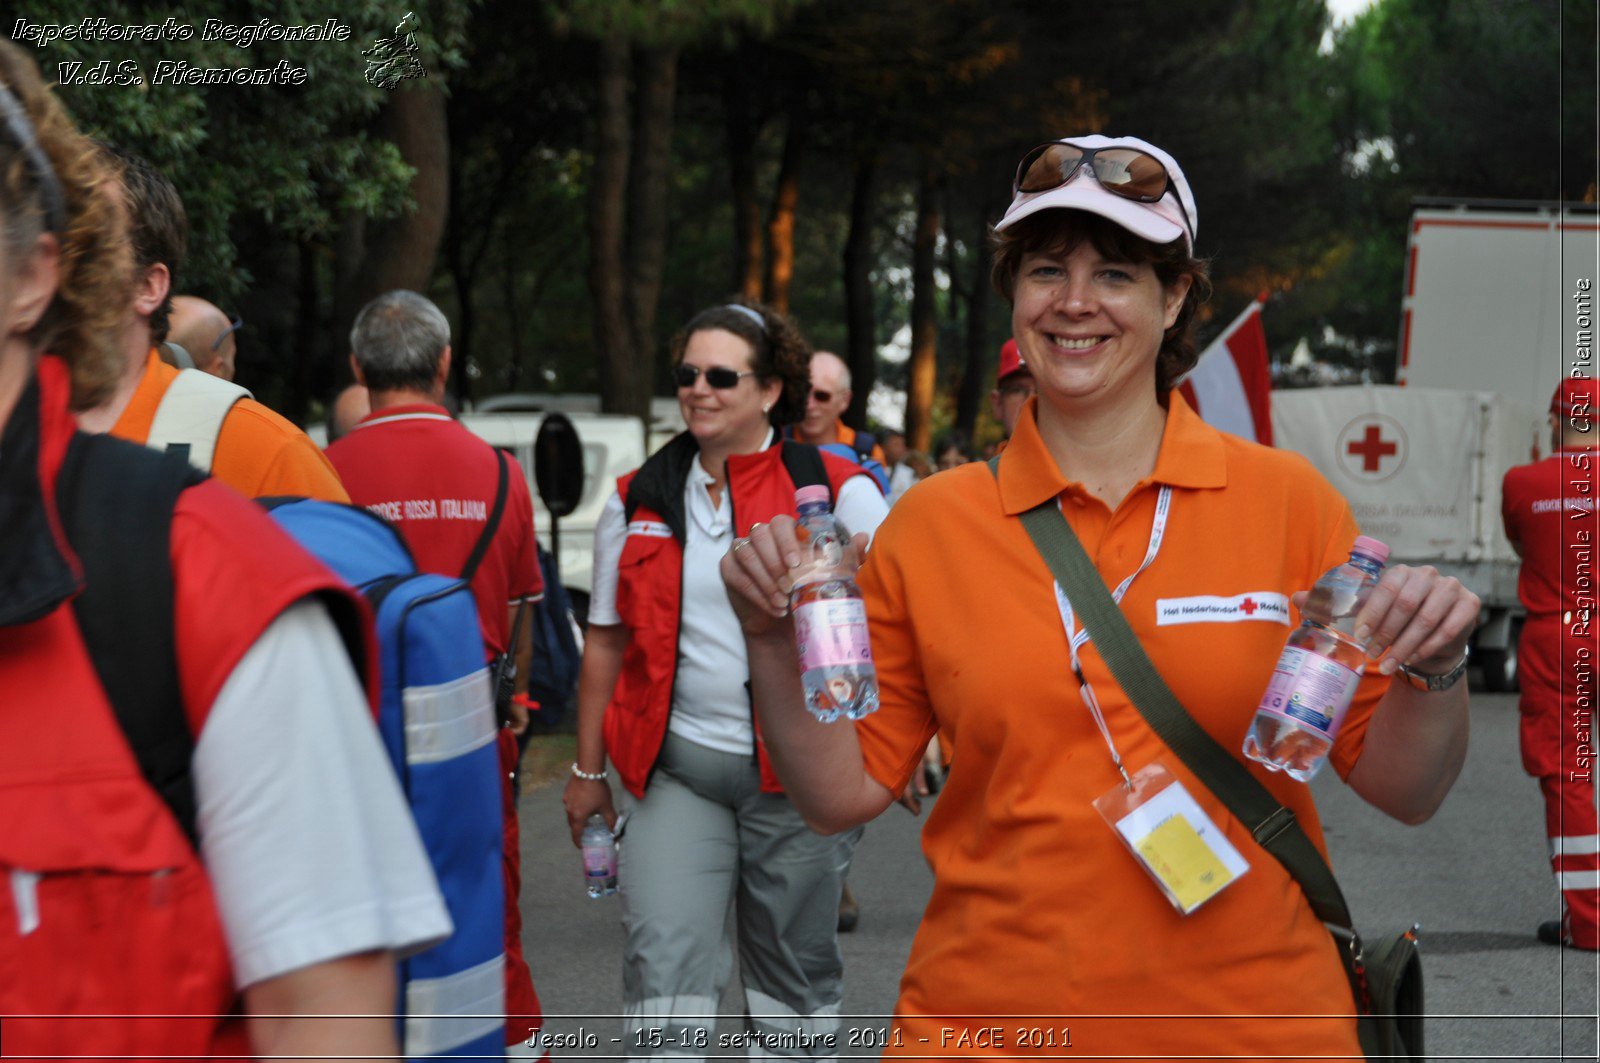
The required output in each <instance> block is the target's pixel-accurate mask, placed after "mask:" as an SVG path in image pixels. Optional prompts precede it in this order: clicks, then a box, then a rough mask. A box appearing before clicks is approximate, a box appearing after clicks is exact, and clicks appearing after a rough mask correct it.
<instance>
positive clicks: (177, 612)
mask: <svg viewBox="0 0 1600 1063" xmlns="http://www.w3.org/2000/svg"><path fill="white" fill-rule="evenodd" d="M115 180H116V178H115V175H114V174H112V173H110V172H108V171H107V169H106V168H105V163H104V158H103V156H102V155H101V153H100V152H99V151H98V149H96V147H95V146H94V145H93V144H92V143H90V142H89V141H88V140H87V139H86V138H84V137H82V136H81V135H79V134H78V133H77V132H76V131H75V130H74V129H73V127H72V124H71V121H70V119H69V118H68V117H67V114H66V112H65V111H64V110H63V109H62V107H61V106H60V104H59V102H57V101H56V100H55V99H54V98H53V97H51V96H50V94H49V93H48V91H47V90H46V88H45V87H44V85H43V83H42V82H41V80H40V78H39V74H38V70H37V68H36V67H35V66H34V63H33V61H32V60H31V59H30V58H28V57H27V56H26V55H25V54H24V53H23V52H22V51H21V50H20V49H18V48H17V47H16V46H14V45H12V44H11V43H9V42H6V41H0V543H4V544H5V545H4V547H3V548H0V690H3V691H4V692H5V694H4V697H0V824H3V826H0V875H3V876H5V878H6V880H7V881H6V882H5V883H3V884H0V1015H5V1016H6V1018H5V1019H4V1020H3V1022H4V1033H3V1035H0V1036H3V1037H4V1041H5V1051H6V1054H7V1055H10V1056H19V1057H21V1056H36V1055H39V1056H60V1055H71V1056H74V1057H78V1058H85V1059H89V1058H93V1059H126V1058H157V1057H159V1058H163V1059H166V1058H181V1059H189V1058H205V1059H210V1058H245V1057H259V1058H267V1057H269V1056H270V1057H286V1058H308V1057H315V1058H350V1057H360V1058H379V1057H381V1058H389V1057H392V1056H393V1055H394V1054H395V1053H396V1051H397V1043H396V1037H395V1027H394V1023H393V1020H391V1019H389V1018H387V1017H386V1016H387V1015H388V1014H389V1013H391V1012H392V1011H393V1008H394V995H395V992H396V989H395V968H394V963H395V957H396V955H397V954H400V953H405V952H409V951H412V950H417V949H421V948H425V947H427V946H429V945H431V944H433V943H434V942H436V941H439V940H441V939H443V938H444V937H445V936H446V935H447V934H449V932H450V929H451V927H450V919H449V916H448V915H447V914H446V912H445V909H444V903H443V900H442V899H441V898H440V896H439V893H438V888H437V886H436V885H435V884H434V880H433V874H432V871H431V870H430V869H429V866H428V863H427V858H426V856H425V855H424V853H423V851H422V842H421V840H420V839H419V838H418V837H417V833H416V828H415V827H414V826H413V825H412V822H411V817H410V815H409V814H408V812H407V809H406V806H405V802H404V799H403V797H402V796H401V794H400V790H399V787H398V785H397V784H396V782H395V778H394V774H393V772H392V771H391V770H390V769H389V766H388V759H387V757H386V756H385V755H384V752H383V749H382V747H381V745H380V742H379V739H378V734H377V729H376V728H375V727H374V726H373V724H372V704H371V700H370V697H371V694H372V691H373V684H374V682H375V679H374V677H373V675H372V674H371V672H370V669H368V670H366V671H365V674H363V675H358V674H357V671H356V670H355V669H353V668H352V666H351V661H352V657H351V655H350V650H354V651H355V653H356V655H357V657H359V658H360V659H363V660H365V661H367V662H370V661H371V657H372V654H373V652H375V650H374V647H373V645H372V637H371V628H370V620H369V619H368V618H367V616H366V613H365V609H364V607H363V606H362V605H361V604H360V600H359V599H358V598H356V597H355V596H354V595H353V594H352V593H351V592H349V591H348V590H347V589H345V588H343V587H342V586H340V585H339V584H338V582H337V581H336V580H335V578H334V577H333V576H332V574H330V573H329V572H328V571H327V570H326V569H324V568H323V567H322V566H321V565H319V564H317V563H316V562H315V561H313V560H312V559H311V558H310V557H309V556H308V555H306V554H305V553H304V552H302V551H301V550H300V549H299V547H297V546H296V545H295V544H294V543H293V542H292V541H290V539H289V538H288V537H287V536H286V535H285V534H284V533H283V532H281V531H279V530H278V528H277V526H276V525H275V524H274V523H273V522H272V520H271V519H270V518H269V517H268V516H267V515H266V514H265V513H263V512H261V511H260V510H259V509H258V508H257V507H256V506H255V505H254V504H253V503H250V502H248V501H246V500H245V499H244V498H242V497H240V496H239V495H238V494H236V493H234V492H233V491H232V490H230V489H229V488H228V487H226V486H225V485H224V484H223V483H221V482H220V481H218V480H206V481H204V482H201V480H200V478H199V477H198V475H197V474H194V473H193V472H192V471H191V470H190V469H189V468H188V467H187V466H186V465H185V464H184V463H182V462H181V461H179V460H177V459H176V458H172V457H169V456H165V455H161V454H157V453H155V452H153V451H150V450H147V449H145V448H143V447H138V446H135V445H133V444H131V443H128V442H125V441H122V440H118V439H114V438H110V437H107V436H88V435H84V434H81V433H78V432H76V431H75V426H74V424H73V416H72V410H74V409H83V408H86V407H89V406H92V405H94V404H95V403H96V402H98V401H100V400H102V399H103V398H104V397H105V395H106V394H107V393H108V392H110V391H111V390H112V389H113V388H115V387H116V384H117V380H118V378H119V377H120V375H121V374H122V370H123V362H122V356H121V352H120V349H119V341H120V336H121V324H122V318H123V313H124V309H125V307H126V299H127V292H128V289H129V287H130V285H131V284H132V280H133V275H134V264H133V262H132V260H131V258H130V257H129V255H128V239H127V234H126V229H125V219H124V217H123V215H122V212H121V210H120V208H119V206H118V204H117V202H116V200H115V199H114V198H113V191H112V188H113V185H114V183H115ZM108 470H109V473H108ZM130 484H136V485H138V486H130ZM152 484H153V485H154V487H155V488H156V490H154V491H141V490H139V487H144V486H150V485H152ZM185 484H190V485H192V486H185ZM107 510H111V511H112V513H113V515H112V516H110V518H109V519H108V518H107V513H106V511H107ZM91 518H93V519H91ZM107 524H110V525H112V530H110V531H107V530H106V525H107ZM152 528H155V529H159V534H155V533H152V534H149V535H148V537H144V536H142V535H141V534H140V532H150V530H151V529H152ZM135 529H138V531H136V530H135ZM130 538H132V539H136V540H137V541H139V542H141V543H144V544H145V545H147V546H149V545H154V546H155V548H154V549H151V550H148V551H146V552H145V553H144V555H143V556H135V551H134V550H133V549H131V548H129V547H126V546H125V545H123V544H125V543H127V542H128V541H129V540H130ZM133 567H139V568H141V569H154V570H157V571H158V572H159V573H160V575H159V577H151V578H150V579H148V580H138V581H137V582H140V583H141V584H142V585H143V584H148V586H147V587H146V589H148V590H151V591H152V592H153V593H152V594H150V595H149V596H147V597H142V598H136V599H134V600H133V601H127V600H123V599H121V598H119V597H118V596H117V592H118V591H119V590H122V589H124V585H125V584H126V583H127V582H128V581H129V579H130V578H132V577H130V575H129V569H130V568H133ZM108 595H109V596H110V597H108ZM158 599H165V601H166V604H165V606H164V607H163V606H162V605H161V604H159V603H158ZM157 625H162V626H164V627H166V628H168V629H170V630H166V631H162V632H161V633H160V635H164V636H165V637H164V638H162V637H159V636H157V637H155V638H154V639H151V638H150V637H149V636H148V632H149V631H150V630H151V629H154V628H155V626H157ZM108 629H109V630H108ZM150 641H154V642H155V643H156V644H158V645H162V646H164V647H165V650H164V653H163V656H162V657H161V658H160V659H157V658H149V659H142V660H136V661H131V662H130V661H122V660H120V658H119V656H118V652H117V651H118V650H119V648H120V647H122V646H124V645H126V644H128V643H129V642H132V643H135V644H139V645H147V644H149V642H150ZM347 647H348V648H349V649H347ZM113 661H118V662H119V663H118V665H117V667H116V669H115V674H116V676H118V677H120V679H121V680H122V681H120V682H113V681H111V678H110V673H108V671H107V669H108V668H109V667H110V666H111V662H113ZM130 665H131V666H134V667H135V668H136V674H131V673H130V670H129V666H130ZM364 682H365V685H366V689H363V685H364ZM151 724H156V725H164V724H170V725H171V727H172V728H174V729H175V730H176V732H177V733H178V734H179V735H180V736H182V737H183V738H189V737H191V736H192V739H193V741H192V750H191V749H189V748H185V747H186V745H187V743H186V742H183V741H179V742H178V743H177V745H178V746H179V747H180V750H181V752H180V754H178V755H177V756H176V757H173V756H171V755H169V754H168V753H167V752H166V750H165V749H164V748H163V749H156V748H154V747H153V743H152V742H151V741H150V739H149V734H150V729H149V725H151ZM125 728H126V730H125ZM147 765H156V766H164V767H166V768H170V769H173V770H172V772H171V773H157V778H158V779H159V782H160V786H161V788H160V789H159V790H158V789H157V788H156V785H154V784H153V783H152V782H151V781H147V779H146V776H145V774H144V773H143V771H142V770H141V769H142V768H143V767H145V766H147ZM191 773H192V774H191ZM325 1016H326V1017H325Z"/></svg>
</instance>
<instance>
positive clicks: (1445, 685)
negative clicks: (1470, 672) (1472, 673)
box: [1400, 649, 1472, 694]
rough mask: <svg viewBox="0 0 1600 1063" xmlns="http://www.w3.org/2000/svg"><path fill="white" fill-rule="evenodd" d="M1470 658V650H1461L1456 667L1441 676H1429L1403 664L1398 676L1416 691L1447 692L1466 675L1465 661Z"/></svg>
mask: <svg viewBox="0 0 1600 1063" xmlns="http://www.w3.org/2000/svg"><path fill="white" fill-rule="evenodd" d="M1471 657H1472V651H1471V650H1465V649H1464V650H1462V651H1461V660H1459V661H1457V662H1456V666H1455V667H1454V668H1452V669H1450V670H1449V671H1448V672H1445V673H1444V674H1443V675H1429V674H1427V673H1426V672H1419V671H1417V670H1415V669H1413V668H1408V667H1406V666H1405V665H1403V664H1402V665H1401V666H1400V674H1401V675H1403V676H1405V677H1406V682H1407V683H1410V684H1411V685H1412V686H1414V687H1416V688H1417V689H1418V690H1421V691H1423V692H1425V693H1428V694H1433V693H1437V692H1438V691H1440V690H1449V689H1450V688H1451V687H1453V686H1455V685H1456V683H1457V682H1458V681H1459V680H1460V679H1461V677H1462V676H1464V675H1466V674H1467V661H1468V659H1470V658H1471Z"/></svg>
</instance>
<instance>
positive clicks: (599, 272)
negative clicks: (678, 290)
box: [589, 35, 649, 413]
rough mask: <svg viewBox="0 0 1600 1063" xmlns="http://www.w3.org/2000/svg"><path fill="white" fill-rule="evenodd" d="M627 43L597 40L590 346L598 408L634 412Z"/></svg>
mask: <svg viewBox="0 0 1600 1063" xmlns="http://www.w3.org/2000/svg"><path fill="white" fill-rule="evenodd" d="M628 52H629V49H628V43H627V41H626V40H624V39H623V38H622V37H621V36H617V35H613V36H610V37H606V38H605V39H603V40H602V41H601V42H600V54H599V72H598V76H599V98H598V101H597V106H596V118H595V127H596V135H595V151H594V173H593V176H592V177H591V179H590V184H589V195H590V199H589V293H590V296H591V298H592V299H593V300H594V345H595V354H596V356H597V359H596V360H597V361H598V362H599V368H600V372H599V379H600V408H601V409H602V410H604V411H605V412H607V413H636V412H638V411H639V409H640V407H641V406H648V405H649V403H648V396H649V387H648V382H646V386H645V388H644V392H643V394H644V395H645V396H646V399H645V401H644V402H643V403H641V402H640V401H639V399H638V397H637V396H636V394H635V392H636V391H637V390H638V387H637V385H638V382H639V381H640V379H641V378H642V376H643V374H641V373H640V372H639V367H638V365H637V364H636V363H637V361H638V360H637V358H635V357H634V352H633V348H632V343H631V338H630V336H629V333H628V313H627V308H626V304H625V303H624V285H623V276H624V275H623V264H622V239H623V225H624V211H625V209H626V203H627V178H628Z"/></svg>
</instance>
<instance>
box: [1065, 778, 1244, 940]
mask: <svg viewBox="0 0 1600 1063" xmlns="http://www.w3.org/2000/svg"><path fill="white" fill-rule="evenodd" d="M1094 807H1095V810H1096V811H1098V812H1099V813H1100V815H1101V817H1102V818H1104V819H1105V821H1106V822H1107V823H1109V824H1110V825H1111V829H1112V830H1114V831H1115V832H1116V834H1117V837H1118V838H1120V839H1122V844H1123V845H1124V846H1126V847H1127V849H1128V851H1129V852H1130V853H1132V854H1133V857H1134V859H1135V860H1137V861H1139V864H1140V866H1141V867H1143V868H1144V869H1145V871H1146V872H1147V873H1148V874H1149V875H1150V877H1151V878H1152V879H1154V880H1155V883H1156V885H1158V886H1160V887H1161V892H1162V893H1164V894H1166V896H1167V900H1169V901H1171V902H1172V906H1173V907H1174V908H1176V909H1177V910H1178V911H1179V912H1180V913H1181V914H1183V915H1188V914H1189V913H1191V912H1193V911H1194V910H1195V909H1197V908H1199V907H1200V906H1201V905H1202V904H1204V903H1206V902H1207V901H1209V900H1210V899H1211V898H1213V897H1215V896H1216V895H1217V894H1219V893H1221V892H1222V891H1223V890H1224V889H1226V888H1227V887H1228V886H1230V885H1232V884H1233V883H1234V882H1235V881H1236V880H1237V879H1238V878H1239V877H1240V876H1241V875H1243V874H1244V873H1245V872H1246V871H1248V870H1250V864H1249V863H1248V862H1247V861H1246V860H1245V858H1244V857H1243V856H1241V855H1240V853H1239V850H1237V849H1235V848H1234V847H1233V845H1232V843H1231V842H1229V841H1228V839H1227V837H1226V836H1225V835H1224V834H1223V833H1222V829H1221V828H1220V827H1218V826H1217V825H1216V824H1215V823H1213V822H1212V820H1211V817H1210V816H1208V815H1206V813H1205V810H1204V809H1202V808H1201V807H1200V806H1199V804H1197V803H1196V802H1195V799H1194V798H1193V797H1191V796H1189V791H1188V790H1187V789H1185V788H1184V785H1183V783H1181V782H1179V781H1178V779H1177V777H1176V776H1174V775H1173V774H1172V773H1171V772H1170V771H1168V770H1167V769H1166V768H1165V767H1163V766H1162V765H1161V764H1159V763H1157V764H1150V765H1147V766H1146V767H1144V768H1142V769H1140V770H1139V771H1137V772H1135V773H1134V775H1133V777H1132V778H1131V779H1130V780H1129V783H1128V785H1118V786H1117V787H1115V788H1114V789H1112V790H1111V791H1109V792H1108V793H1106V794H1104V795H1102V796H1101V797H1099V798H1098V799H1097V800H1096V801H1095V802H1094Z"/></svg>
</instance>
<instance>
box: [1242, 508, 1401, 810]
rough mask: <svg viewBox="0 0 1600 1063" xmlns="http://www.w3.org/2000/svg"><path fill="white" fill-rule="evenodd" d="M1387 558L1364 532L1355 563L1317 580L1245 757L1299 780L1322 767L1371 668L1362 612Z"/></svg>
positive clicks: (1249, 737) (1261, 709)
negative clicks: (1359, 618)
mask: <svg viewBox="0 0 1600 1063" xmlns="http://www.w3.org/2000/svg"><path fill="white" fill-rule="evenodd" d="M1388 558H1389V548H1388V547H1387V546H1385V545H1383V543H1380V542H1379V541H1378V540H1376V539H1371V538H1368V537H1367V536H1365V535H1363V536H1360V537H1359V538H1357V539H1356V541H1355V545H1354V546H1352V547H1351V548H1350V560H1349V561H1346V562H1345V563H1344V564H1342V565H1337V566H1335V567H1334V568H1331V569H1329V570H1328V571H1327V572H1325V573H1323V574H1322V578H1321V579H1319V580H1317V584H1316V586H1315V587H1313V588H1312V589H1311V593H1310V594H1309V595H1308V596H1307V597H1306V604H1305V608H1304V609H1302V610H1301V622H1300V626H1299V627H1298V628H1296V629H1295V631H1294V633H1293V634H1291V635H1290V636H1289V643H1288V645H1286V646H1285V647H1284V648H1283V654H1282V656H1280V657H1279V658H1278V665H1277V667H1276V668H1275V669H1274V670H1273V673H1272V682H1271V683H1270V684H1269V685H1268V686H1267V692H1266V693H1265V694H1263V695H1262V696H1261V704H1260V705H1259V706H1258V707H1257V708H1256V716H1255V720H1254V722H1252V723H1251V725H1250V730H1249V732H1248V733H1247V734H1246V735H1245V736H1244V755H1245V756H1247V757H1249V758H1250V759H1251V760H1254V761H1257V762H1259V763H1261V764H1265V765H1266V766H1267V767H1269V768H1271V769H1272V770H1273V771H1282V772H1286V773H1287V774H1288V775H1289V776H1290V777H1292V778H1295V779H1299V780H1300V781H1301V782H1308V781H1310V779H1311V777H1312V776H1313V775H1315V774H1316V773H1317V772H1318V771H1320V770H1321V769H1322V765H1323V764H1324V763H1325V762H1326V761H1327V758H1328V750H1330V749H1332V748H1333V740H1334V737H1335V736H1336V735H1337V734H1338V733H1339V727H1340V725H1342V724H1343V723H1344V715H1345V712H1346V710H1348V709H1349V708H1350V702H1351V700H1352V699H1353V698H1354V697H1355V693H1356V686H1357V684H1358V683H1359V682H1360V680H1361V674H1362V673H1363V672H1364V671H1366V666H1367V651H1366V647H1365V646H1364V645H1362V644H1361V643H1360V642H1358V641H1356V637H1355V626H1356V615H1357V614H1358V613H1360V612H1361V607H1362V606H1363V605H1365V604H1366V603H1367V597H1368V596H1369V595H1370V594H1371V593H1372V589H1373V588H1374V587H1376V586H1377V585H1378V580H1379V578H1380V577H1382V575H1383V563H1384V562H1385V561H1387V560H1388Z"/></svg>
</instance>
